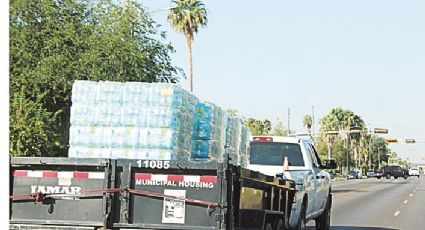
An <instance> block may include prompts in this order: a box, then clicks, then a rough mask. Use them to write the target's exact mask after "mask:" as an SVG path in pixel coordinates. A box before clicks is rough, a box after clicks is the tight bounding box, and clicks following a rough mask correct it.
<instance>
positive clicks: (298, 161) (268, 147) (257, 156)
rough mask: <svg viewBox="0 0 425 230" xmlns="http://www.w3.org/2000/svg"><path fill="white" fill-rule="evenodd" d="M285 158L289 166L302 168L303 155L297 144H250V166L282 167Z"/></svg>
mask: <svg viewBox="0 0 425 230" xmlns="http://www.w3.org/2000/svg"><path fill="white" fill-rule="evenodd" d="M285 156H287V157H288V160H289V166H304V159H303V154H302V152H301V148H300V146H299V145H298V144H294V143H279V142H251V152H250V163H251V164H259V165H283V159H284V158H285Z"/></svg>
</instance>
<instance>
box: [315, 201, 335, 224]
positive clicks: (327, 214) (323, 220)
mask: <svg viewBox="0 0 425 230" xmlns="http://www.w3.org/2000/svg"><path fill="white" fill-rule="evenodd" d="M331 208H332V201H331V198H330V197H328V201H327V202H326V208H325V210H324V211H323V213H322V215H320V216H319V217H317V218H316V219H315V222H316V230H329V229H330V228H331Z"/></svg>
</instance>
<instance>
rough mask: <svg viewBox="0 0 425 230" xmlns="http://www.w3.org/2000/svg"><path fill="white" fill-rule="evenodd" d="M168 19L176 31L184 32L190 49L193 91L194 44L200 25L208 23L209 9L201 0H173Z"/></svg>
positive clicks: (191, 87) (191, 85) (190, 73)
mask: <svg viewBox="0 0 425 230" xmlns="http://www.w3.org/2000/svg"><path fill="white" fill-rule="evenodd" d="M173 3H174V5H175V6H174V7H172V8H170V12H169V14H168V21H169V22H170V24H171V26H172V27H173V28H174V30H175V31H176V32H182V33H183V34H184V36H185V38H186V43H187V47H188V50H189V90H190V92H193V72H192V44H193V40H194V38H195V34H196V33H198V29H199V27H200V26H202V27H205V26H206V25H207V10H206V8H205V5H204V4H203V3H202V2H201V1H199V0H173Z"/></svg>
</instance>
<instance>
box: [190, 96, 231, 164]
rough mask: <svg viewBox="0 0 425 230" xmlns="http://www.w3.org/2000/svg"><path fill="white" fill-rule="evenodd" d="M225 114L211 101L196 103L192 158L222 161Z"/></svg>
mask: <svg viewBox="0 0 425 230" xmlns="http://www.w3.org/2000/svg"><path fill="white" fill-rule="evenodd" d="M226 116H227V115H226V112H225V111H223V110H222V109H221V108H220V107H218V106H216V105H215V104H213V103H209V102H199V103H198V105H197V108H196V116H195V117H196V120H195V123H194V131H193V140H192V159H195V160H198V161H199V160H200V161H202V160H215V161H219V162H223V156H224V147H225V139H226V124H227V120H226Z"/></svg>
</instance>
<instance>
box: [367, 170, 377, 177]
mask: <svg viewBox="0 0 425 230" xmlns="http://www.w3.org/2000/svg"><path fill="white" fill-rule="evenodd" d="M366 176H367V178H370V177H375V170H373V169H369V170H367V173H366Z"/></svg>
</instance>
